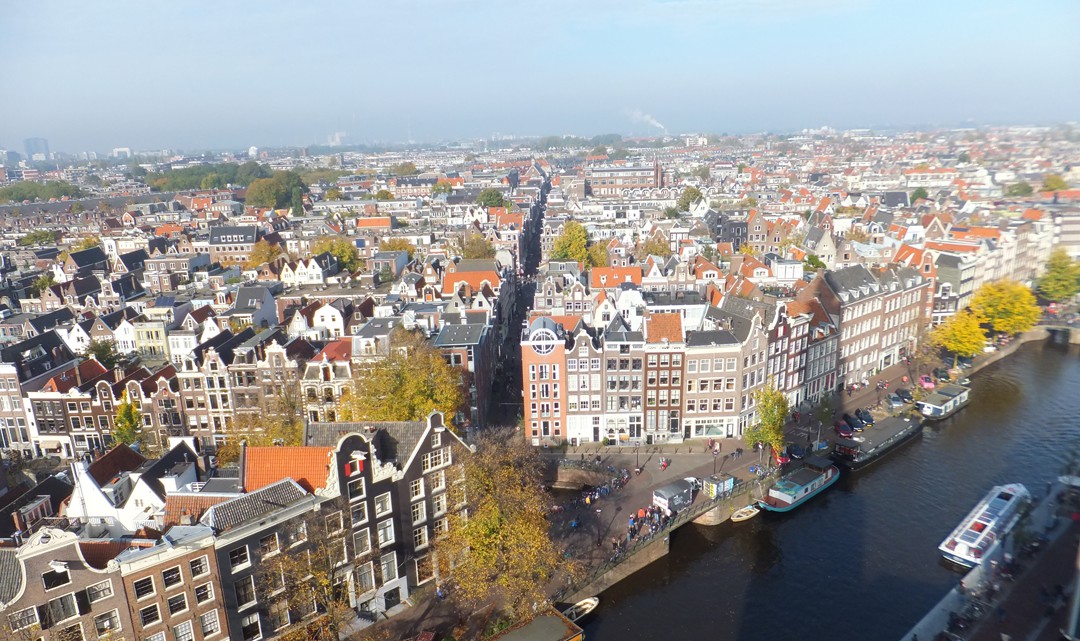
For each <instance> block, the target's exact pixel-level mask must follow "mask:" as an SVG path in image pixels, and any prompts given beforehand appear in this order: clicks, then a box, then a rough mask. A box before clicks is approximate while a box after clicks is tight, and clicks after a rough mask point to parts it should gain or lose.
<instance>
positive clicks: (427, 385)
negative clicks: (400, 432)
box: [342, 327, 465, 421]
mask: <svg viewBox="0 0 1080 641" xmlns="http://www.w3.org/2000/svg"><path fill="white" fill-rule="evenodd" d="M462 372H463V370H461V369H460V368H454V367H451V366H450V364H449V363H447V362H446V359H444V358H443V357H442V353H441V352H439V351H438V350H437V349H435V348H434V347H432V346H431V344H430V343H429V342H428V341H427V340H426V339H425V338H424V336H423V334H420V333H419V332H409V331H407V330H405V329H402V328H400V327H397V328H395V329H394V330H393V331H392V332H391V333H390V353H389V354H388V355H387V356H386V358H384V359H382V360H378V361H374V362H370V363H368V364H366V365H364V366H361V367H359V368H358V369H357V370H356V376H355V377H354V378H353V381H352V389H351V391H350V393H349V394H348V395H347V397H346V398H344V399H343V400H342V406H343V407H342V413H343V414H344V415H345V417H346V418H345V420H350V421H420V420H425V419H426V418H427V416H428V414H430V413H431V412H433V411H435V410H438V411H440V412H442V413H443V414H444V415H445V416H454V414H455V413H456V412H457V411H458V410H459V409H460V408H461V405H462V403H463V402H464V399H465V396H464V394H463V393H462V384H463V379H464V377H463V376H462Z"/></svg>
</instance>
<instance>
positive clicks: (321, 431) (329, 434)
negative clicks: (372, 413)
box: [304, 422, 373, 447]
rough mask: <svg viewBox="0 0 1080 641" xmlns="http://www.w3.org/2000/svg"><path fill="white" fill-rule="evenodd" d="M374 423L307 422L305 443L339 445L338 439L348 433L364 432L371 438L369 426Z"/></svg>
mask: <svg viewBox="0 0 1080 641" xmlns="http://www.w3.org/2000/svg"><path fill="white" fill-rule="evenodd" d="M371 425H373V424H372V423H311V422H309V423H307V424H305V425H304V445H310V446H315V447H337V445H338V441H340V440H341V438H342V437H344V436H346V435H348V434H362V435H364V438H365V439H367V438H369V436H368V427H370V426H371Z"/></svg>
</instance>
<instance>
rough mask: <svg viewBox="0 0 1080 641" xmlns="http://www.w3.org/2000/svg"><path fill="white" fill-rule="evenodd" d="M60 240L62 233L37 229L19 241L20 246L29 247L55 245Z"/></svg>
mask: <svg viewBox="0 0 1080 641" xmlns="http://www.w3.org/2000/svg"><path fill="white" fill-rule="evenodd" d="M59 239H60V232H58V231H52V230H49V229H35V230H34V231H32V232H30V233H29V234H27V235H25V236H23V237H22V238H20V239H19V244H20V245H22V246H24V247H28V246H31V245H55V244H56V243H57V241H58V240H59Z"/></svg>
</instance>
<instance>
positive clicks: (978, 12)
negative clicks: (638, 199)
mask: <svg viewBox="0 0 1080 641" xmlns="http://www.w3.org/2000/svg"><path fill="white" fill-rule="evenodd" d="M1078 22H1080V5H1078V4H1077V3H1075V2H1071V1H1069V0H1045V1H1040V2H1034V3H1015V2H1008V1H1004V0H990V1H982V2H967V1H964V2H947V3H942V2H932V1H912V2H885V1H874V0H812V1H793V0H621V1H615V0H598V1H590V2H570V1H568V0H554V1H552V2H547V3H543V4H520V3H506V2H494V1H489V0H466V1H463V2H449V1H441V0H430V1H420V0H408V1H402V2H379V3H370V2H369V3H356V4H349V3H329V2H313V3H308V2H305V3H295V2H235V3H209V2H189V3H177V4H159V3H141V2H112V3H107V4H97V3H80V2H49V3H13V4H9V5H8V6H6V7H5V8H4V20H3V21H0V55H2V56H3V58H4V59H5V60H6V61H7V63H6V65H5V83H4V84H5V87H6V88H7V89H8V92H6V93H7V100H6V101H5V104H4V110H3V112H4V117H3V118H0V146H3V145H7V146H12V147H13V146H17V144H18V142H19V141H21V140H23V139H24V138H28V137H33V136H42V137H45V138H48V139H49V140H50V141H51V142H52V146H53V149H56V150H64V151H71V152H75V151H83V150H107V149H110V148H113V147H116V146H126V147H131V148H133V149H153V148H162V147H169V148H188V149H192V148H196V149H197V148H230V147H231V148H241V147H246V146H247V145H253V144H254V145H261V146H286V145H308V144H316V143H325V142H326V141H327V140H328V137H329V136H331V135H333V134H334V132H345V133H346V134H347V135H346V136H345V137H343V138H342V142H345V143H361V142H372V141H405V140H418V141H433V140H448V139H454V138H474V137H486V136H491V135H493V134H495V133H502V134H519V135H523V134H532V135H543V134H553V133H554V134H563V133H567V134H586V135H591V134H595V133H602V132H607V131H616V132H619V133H623V134H628V135H639V136H645V135H656V134H659V133H663V132H664V131H665V130H667V131H669V132H672V133H677V132H686V131H707V132H715V133H721V132H730V133H741V132H752V131H766V130H769V131H791V130H798V129H801V128H804V127H817V126H822V125H829V126H833V127H839V128H846V127H887V126H897V127H911V126H936V125H942V126H957V125H963V124H983V123H1023V124H1027V123H1036V124H1041V123H1049V122H1059V121H1063V120H1071V119H1075V118H1076V117H1077V114H1078V113H1080V109H1078V107H1080V83H1078V82H1076V80H1077V78H1076V76H1075V70H1074V69H1073V68H1072V63H1073V61H1075V60H1076V59H1078V57H1080V44H1078V43H1080V40H1078V39H1077V38H1075V37H1074V35H1073V34H1071V33H1069V31H1070V30H1071V29H1072V28H1073V27H1074V25H1076V24H1077V23H1078Z"/></svg>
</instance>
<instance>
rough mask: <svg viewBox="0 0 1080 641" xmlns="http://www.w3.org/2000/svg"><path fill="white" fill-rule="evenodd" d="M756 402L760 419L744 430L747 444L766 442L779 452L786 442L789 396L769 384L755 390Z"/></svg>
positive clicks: (789, 409)
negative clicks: (785, 430) (785, 429)
mask: <svg viewBox="0 0 1080 641" xmlns="http://www.w3.org/2000/svg"><path fill="white" fill-rule="evenodd" d="M754 402H755V403H756V406H757V419H758V420H757V423H755V424H754V425H751V426H750V427H748V428H747V429H746V431H744V432H743V440H744V441H745V442H746V443H747V444H753V443H766V444H768V445H769V446H771V447H772V448H773V450H775V451H777V452H779V451H780V450H782V449H784V445H785V443H786V437H785V436H784V423H785V422H787V417H788V414H789V413H790V411H791V408H790V407H788V400H787V396H784V394H783V393H782V392H780V391H779V390H777V389H776V388H775V387H773V386H772V385H768V386H766V387H762V388H760V389H758V390H757V391H756V392H754Z"/></svg>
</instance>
